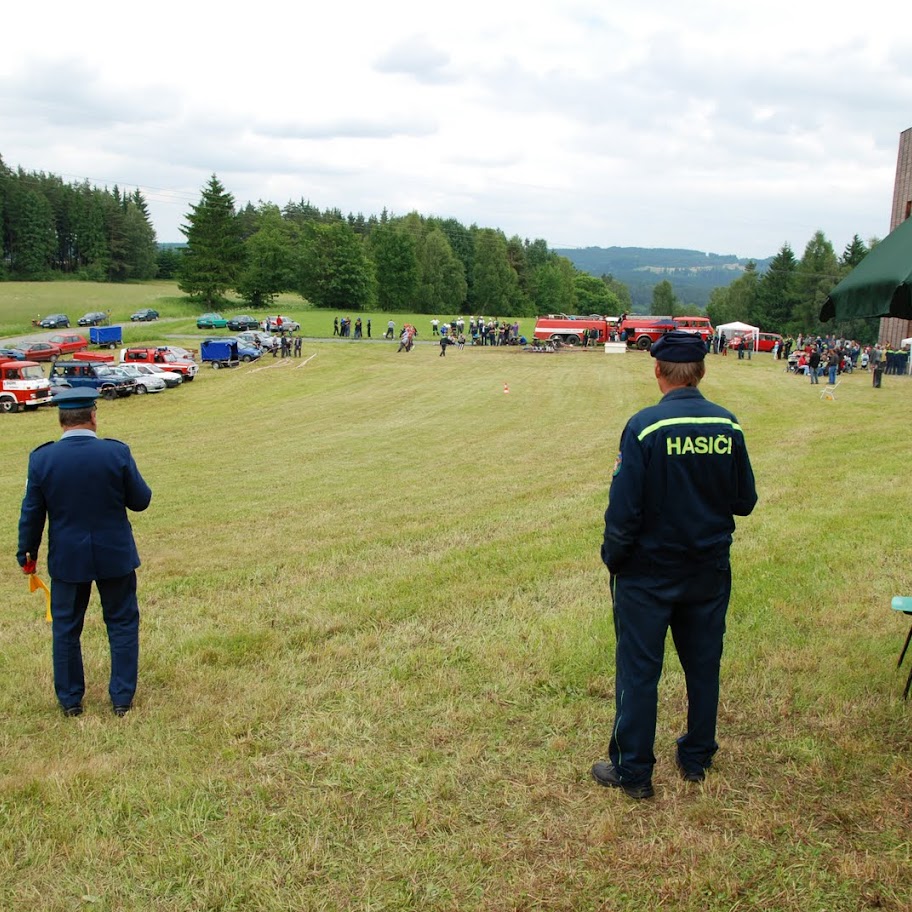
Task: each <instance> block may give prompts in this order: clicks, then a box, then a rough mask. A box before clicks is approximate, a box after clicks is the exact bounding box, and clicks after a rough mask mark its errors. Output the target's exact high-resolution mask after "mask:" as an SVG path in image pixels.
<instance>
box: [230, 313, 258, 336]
mask: <svg viewBox="0 0 912 912" xmlns="http://www.w3.org/2000/svg"><path fill="white" fill-rule="evenodd" d="M227 326H228V329H230V330H232V331H233V332H239V331H240V330H243V329H259V328H260V321H259V320H255V319H254V318H253V317H249V316H247V315H246V314H245V315H242V316H239V317H229V318H228V323H227Z"/></svg>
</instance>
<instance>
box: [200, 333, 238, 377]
mask: <svg viewBox="0 0 912 912" xmlns="http://www.w3.org/2000/svg"><path fill="white" fill-rule="evenodd" d="M200 360H201V361H202V362H203V363H206V362H207V361H208V362H209V363H210V364H211V365H212V366H213V368H215V370H218V369H219V368H221V367H237V366H238V364H240V363H241V359H240V358H239V357H238V347H237V342H228V341H225V340H222V339H218V340H216V339H207V340H206V341H205V342H203V344H202V345H201V346H200Z"/></svg>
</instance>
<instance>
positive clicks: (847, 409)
mask: <svg viewBox="0 0 912 912" xmlns="http://www.w3.org/2000/svg"><path fill="white" fill-rule="evenodd" d="M48 287H54V286H48ZM143 287H145V288H146V294H148V295H152V292H150V291H149V288H148V286H143ZM60 288H61V287H60V286H58V289H60ZM129 289H130V286H126V287H124V288H118V289H116V291H118V292H129ZM8 290H12V291H16V289H15V288H12V289H9V288H8V287H4V286H0V293H3V294H6V293H7V292H8ZM112 290H114V289H112ZM17 293H19V294H25V291H24V290H23V289H22V288H20V289H19V290H18V292H17ZM61 293H63V291H62V290H61ZM162 295H163V296H164V297H165V298H167V297H169V294H168V292H167V290H165V291H162ZM166 304H167V305H168V307H173V311H168V310H166V309H165V308H158V309H160V310H162V312H163V315H164V316H165V317H166V318H170V322H164V321H162V322H159V323H158V324H150V325H147V326H143V327H137V328H135V329H134V328H133V327H131V328H130V331H131V332H132V331H135V332H136V333H143V334H145V336H147V337H149V338H151V337H153V336H155V334H158V338H159V339H160V340H162V341H163V340H164V339H165V335H166V334H170V333H172V332H183V333H184V334H185V335H187V336H193V335H194V334H195V335H196V336H198V337H202V336H203V335H204V334H203V333H198V332H197V331H196V330H195V329H194V328H192V314H191V313H190V312H189V311H188V310H184V311H183V312H182V311H181V310H180V308H181V307H182V305H181V304H180V302H179V301H178V300H177V299H175V300H173V301H172V302H170V303H168V302H167V301H166ZM20 306H21V311H22V312H21V313H19V308H20ZM121 306H124V304H118V305H117V307H121ZM140 306H157V304H156V303H155V299H154V297H150V298H149V299H148V300H147V301H144V302H143V303H138V302H136V301H132V300H131V302H130V304H129V308H130V309H136V308H137V307H140ZM91 309H95V308H94V306H93V305H92V304H90V303H88V302H87V301H86V300H85V299H81V300H80V302H79V306H69V307H68V306H64V305H60V304H55V305H54V306H49V302H48V303H45V302H42V303H41V304H40V309H39V308H38V307H36V306H35V300H34V299H27V300H21V301H19V302H18V303H17V302H12V301H11V299H10V298H9V297H0V329H4V330H5V334H7V335H14V334H17V333H20V332H21V330H20V328H19V327H21V325H22V321H23V320H25V319H26V318H27V317H28V316H29V314H31V313H32V311H35V310H39V312H40V311H44V312H53V311H58V310H63V311H67V312H68V313H69V316H70V318H71V320H74V321H75V318H76V317H78V316H80V315H81V313H83V312H84V311H86V310H91ZM100 309H107V308H105V307H104V305H101V308H100ZM124 309H125V310H126V307H125V308H124ZM281 310H282V312H283V313H284V312H288V313H289V314H291V315H294V316H296V317H297V318H298V319H301V317H302V316H303V317H306V316H308V315H307V312H306V311H302V310H300V308H299V309H295V308H293V307H286V306H285V305H284V304H283V305H282V307H281ZM77 311H78V312H77ZM230 312H231V313H236V312H243V309H242V308H240V307H238V308H237V309H236V310H231V311H230ZM127 315H128V314H127ZM315 316H318V317H319V320H320V321H321V325H322V324H325V327H326V328H325V329H324V330H323V334H324V335H327V336H328V335H329V333H330V332H331V320H332V316H333V314H332V313H331V312H321V313H319V314H317V315H315ZM349 316H354V314H349ZM362 316H366V315H362ZM115 317H116V318H117V319H123V318H124V315H122V314H120V313H119V312H118V313H115ZM386 317H387V315H384V317H383V320H385V319H386ZM396 319H397V324H398V323H399V322H400V321H399V318H396ZM422 319H423V320H425V321H427V320H428V319H429V318H422ZM380 320H381V318H380V317H379V315H378V316H377V317H376V319H375V320H374V326H375V333H374V334H375V336H376V335H379V334H380V331H379V329H378V324H379V323H380ZM302 322H303V321H302ZM418 325H419V330H421V335H420V336H419V339H420V340H422V341H421V342H420V343H419V344H418V345H417V346H416V348H415V350H414V351H413V352H411V353H410V354H406V353H401V354H397V352H396V345H395V344H394V343H375V344H367V343H359V342H357V341H350V342H349V341H346V342H336V343H330V342H315V343H311V342H308V343H306V344H305V346H304V352H303V357H302V358H301V359H299V360H293V359H291V360H288V361H285V362H282V361H281V359H279V360H276V361H273V359H271V358H269V359H267V360H266V362H265V363H262V364H259V365H244V366H243V367H241V368H238V369H236V370H231V371H211V370H202V371H201V372H200V375H199V376H198V378H197V379H196V380H195V381H194V382H193V383H192V384H186V385H184V386H183V387H181V388H179V389H176V390H170V391H167V392H165V393H162V394H160V395H157V396H147V397H144V398H135V399H132V400H122V401H115V402H103V403H102V404H101V405H100V407H99V427H100V430H101V433H102V434H103V435H105V436H111V437H116V438H118V439H121V440H124V441H126V442H128V443H129V444H130V446H131V448H132V450H133V453H134V455H135V456H136V459H137V462H138V464H139V466H140V469H141V470H142V472H143V474H144V475H145V477H146V479H147V480H148V482H149V484H150V485H151V487H152V489H153V492H154V496H153V501H152V505H151V507H150V508H149V510H148V511H147V512H146V513H143V514H139V515H135V516H134V517H133V527H134V531H135V534H136V538H137V542H138V545H139V550H140V554H141V555H142V558H143V566H142V567H141V568H140V570H139V571H138V574H139V586H140V605H141V611H142V628H141V659H140V682H139V691H138V694H137V699H136V703H135V709H134V711H133V712H131V713H130V714H129V715H128V716H127V717H125V718H124V719H116V718H115V717H114V716H113V715H112V714H111V712H110V707H109V705H108V700H107V674H108V655H107V643H106V639H105V633H104V626H103V623H102V621H101V612H100V606H99V605H98V603H97V598H95V597H93V601H92V605H91V606H90V609H89V614H88V617H87V622H86V630H85V633H84V635H83V649H84V654H85V660H86V676H87V684H88V692H87V694H86V700H85V705H86V712H85V714H84V715H83V716H82V717H80V718H79V719H66V718H64V717H63V716H62V714H61V713H60V712H59V710H58V709H57V707H56V704H55V701H54V696H53V688H52V682H51V661H50V629H49V627H48V625H46V624H45V622H44V606H43V602H42V601H41V598H40V597H39V595H36V594H30V593H29V592H28V587H27V583H26V580H25V578H24V577H23V576H22V575H21V573H20V572H19V570H18V568H17V567H16V565H15V560H14V554H15V549H16V524H17V519H18V511H19V505H20V502H21V498H22V493H23V485H24V480H25V474H26V465H27V457H28V453H29V451H30V450H31V449H32V448H33V447H35V446H37V445H38V444H40V443H42V442H44V441H46V440H49V439H53V438H54V437H56V436H57V434H58V429H57V427H56V415H55V414H54V412H53V411H50V410H41V411H39V412H37V413H27V414H21V413H20V414H16V415H4V416H2V417H3V422H2V423H3V427H4V433H3V435H2V437H0V459H2V464H3V465H4V466H5V471H4V472H3V475H2V481H0V506H2V512H3V515H4V516H5V521H4V523H3V524H2V530H3V531H2V536H3V539H2V543H3V549H4V551H5V553H6V554H7V556H8V557H7V559H8V563H7V568H8V571H7V573H6V574H4V576H3V577H2V579H0V593H2V598H3V604H4V606H5V608H4V619H5V622H4V624H3V625H2V633H0V664H2V671H3V678H4V681H5V686H4V687H3V688H2V691H0V717H2V719H3V725H2V727H0V820H2V827H0V908H2V909H5V910H6V909H9V910H42V912H64V910H66V912H70V910H73V909H93V910H105V912H115V910H116V912H122V910H161V912H164V910H168V912H175V910H180V912H199V910H244V912H248V910H257V912H260V910H262V912H266V910H268V912H285V910H289V909H307V910H311V909H314V910H319V909H325V910H348V909H364V910H367V909H371V910H411V909H416V910H417V909H420V910H470V909H477V910H515V909H548V910H566V912H580V910H605V912H609V910H610V912H616V910H657V909H668V910H684V912H717V910H718V912H722V910H726V912H731V910H735V909H738V910H771V912H772V910H776V912H782V910H785V912H809V910H827V912H850V910H851V912H855V910H858V909H875V908H876V909H882V910H891V912H903V910H908V908H909V906H910V897H912V864H910V861H912V858H910V855H912V843H910V837H909V833H910V824H912V750H910V732H912V716H910V713H912V707H910V706H909V705H908V704H903V702H902V700H901V698H900V695H901V690H902V685H903V683H904V681H905V676H906V674H907V673H908V664H906V666H905V668H904V669H903V670H902V671H898V670H897V669H896V667H895V666H896V659H897V656H898V653H899V649H900V647H901V645H902V642H903V638H904V637H905V634H906V632H907V630H908V619H907V618H905V617H903V616H901V615H899V616H897V615H896V613H895V612H893V611H891V610H890V607H889V605H890V598H891V597H892V596H893V595H896V594H912V574H910V570H909V534H908V521H907V518H906V514H907V511H908V505H907V496H908V495H907V491H906V483H905V482H906V478H907V475H908V471H907V465H908V459H909V453H910V452H912V445H910V443H912V442H910V432H909V423H908V398H909V395H910V393H912V381H910V380H909V379H906V378H896V377H885V378H884V386H883V388H882V389H880V390H873V389H872V388H871V382H870V377H869V375H867V374H864V373H862V372H858V373H856V374H854V375H852V376H848V377H845V378H843V380H842V382H841V383H840V386H839V387H838V389H837V398H836V400H835V401H824V400H821V398H820V395H819V391H820V390H821V389H822V388H823V387H811V385H810V384H808V383H806V382H805V381H803V380H801V379H798V378H795V377H793V376H791V375H789V374H787V373H785V372H784V370H783V369H782V362H778V363H777V362H775V361H773V360H772V358H771V357H770V356H768V355H765V356H755V357H754V359H753V360H752V361H738V360H737V359H735V358H721V357H718V356H717V357H712V358H710V360H709V362H708V375H707V378H706V381H705V383H704V387H703V389H704V392H705V393H706V394H707V395H708V396H709V397H710V398H713V399H716V400H717V401H719V402H721V403H723V404H724V405H725V406H727V407H728V408H730V409H731V410H732V411H734V412H735V414H736V415H737V416H738V417H739V419H740V420H741V423H742V425H743V426H744V428H745V435H746V439H747V442H748V447H749V449H750V452H751V456H752V459H753V463H754V468H755V472H756V475H757V487H758V491H759V494H760V503H759V504H758V507H757V509H756V511H755V512H754V514H753V516H751V517H748V518H745V519H742V520H741V521H740V522H739V528H738V533H737V536H736V542H735V546H734V549H733V567H734V579H735V585H734V594H733V599H732V605H731V610H730V613H729V624H728V628H729V629H728V635H727V641H726V652H725V656H724V660H723V694H722V706H721V711H720V720H719V741H720V744H721V750H720V752H719V754H718V757H717V760H716V764H715V766H714V767H713V770H712V771H711V774H710V775H709V777H708V779H707V781H706V783H705V785H703V786H699V785H688V784H686V783H684V782H683V781H681V780H680V779H679V778H678V777H677V775H676V773H675V769H674V763H673V750H674V739H675V738H676V737H677V735H678V734H680V730H681V725H682V724H683V719H684V713H685V699H684V687H683V676H682V674H681V671H680V668H679V666H678V664H677V660H676V658H675V657H674V653H673V650H672V649H671V646H670V644H669V653H668V662H667V667H666V673H665V676H664V678H663V681H662V685H661V698H660V708H659V729H658V737H657V742H656V750H657V755H658V757H659V762H658V766H657V768H656V773H655V785H656V797H655V799H654V800H652V801H646V802H638V803H635V802H632V801H630V800H629V799H627V798H626V797H625V796H624V795H622V794H619V793H615V792H614V791H609V790H605V789H601V788H599V787H598V786H597V785H596V784H595V783H593V782H592V781H591V780H590V779H589V767H590V765H591V764H592V762H593V761H594V760H596V759H598V758H599V757H603V756H604V755H605V752H606V750H607V743H608V738H609V735H610V725H611V722H612V719H613V682H614V676H613V648H614V639H613V630H612V623H611V611H610V601H609V594H608V575H607V571H606V570H605V569H604V567H603V566H602V565H601V564H600V561H599V556H598V546H599V543H600V539H601V533H602V513H603V511H604V507H605V503H606V498H607V490H608V485H609V480H610V472H611V466H612V464H613V460H614V456H615V453H616V449H617V442H618V439H619V436H620V433H621V429H622V428H623V425H624V422H625V421H626V419H627V417H628V416H629V415H630V414H631V413H632V412H633V411H634V410H636V409H638V408H640V407H642V406H644V405H646V404H648V403H650V402H653V401H655V400H656V399H657V398H658V392H657V389H656V387H655V382H654V379H653V377H652V371H651V364H652V362H651V360H650V359H649V357H648V356H647V355H643V354H641V353H628V354H626V355H623V356H606V355H604V354H603V353H601V352H598V351H590V352H567V353H560V354H556V355H552V354H527V353H523V352H521V351H519V350H517V349H513V348H510V349H471V348H467V349H465V350H464V351H456V350H455V348H451V349H450V351H449V352H448V353H447V356H446V358H440V357H439V349H438V348H437V346H435V345H431V344H424V343H426V342H427V340H428V335H427V334H426V330H425V325H423V324H422V323H420V322H419V324H418ZM316 326H317V324H316V323H314V327H316ZM526 328H527V327H524V329H526ZM304 332H305V333H307V326H305V329H304ZM507 389H508V390H509V392H506V390H507ZM45 567H46V564H45V551H42V554H41V555H40V558H39V569H40V571H41V572H42V573H44V571H45ZM908 662H909V659H908V658H907V659H906V663H908Z"/></svg>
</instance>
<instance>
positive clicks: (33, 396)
mask: <svg viewBox="0 0 912 912" xmlns="http://www.w3.org/2000/svg"><path fill="white" fill-rule="evenodd" d="M50 387H51V384H50V383H49V382H48V380H47V379H46V378H45V376H44V374H43V373H42V371H41V365H40V364H36V363H35V362H34V361H3V362H2V363H0V412H18V411H19V409H21V408H22V409H28V410H32V409H36V408H38V406H39V405H47V404H48V403H49V402H50V401H51V389H50Z"/></svg>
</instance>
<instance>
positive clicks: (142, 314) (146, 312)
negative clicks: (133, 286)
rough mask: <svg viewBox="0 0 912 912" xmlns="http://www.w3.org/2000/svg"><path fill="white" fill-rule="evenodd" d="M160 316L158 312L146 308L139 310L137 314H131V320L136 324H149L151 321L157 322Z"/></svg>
mask: <svg viewBox="0 0 912 912" xmlns="http://www.w3.org/2000/svg"><path fill="white" fill-rule="evenodd" d="M158 316H159V314H158V311H157V310H153V309H152V308H151V307H144V308H143V309H142V310H137V311H136V313H135V314H130V319H131V320H132V321H133V322H134V323H148V322H149V321H150V320H157V319H158Z"/></svg>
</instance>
